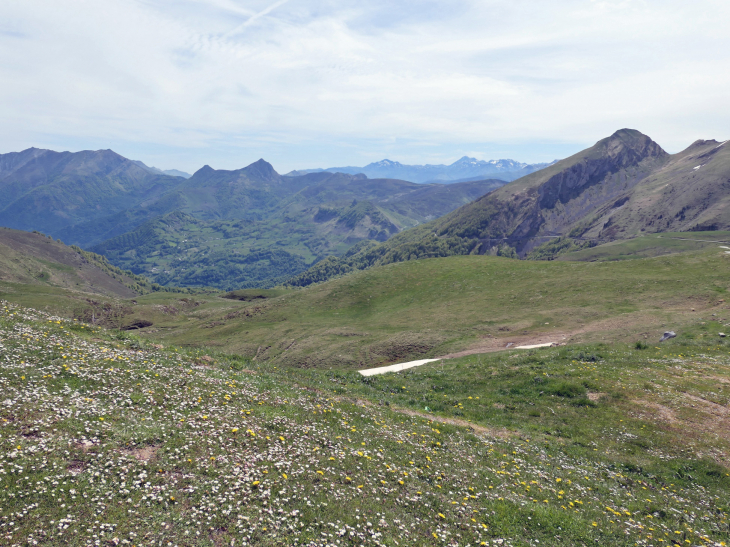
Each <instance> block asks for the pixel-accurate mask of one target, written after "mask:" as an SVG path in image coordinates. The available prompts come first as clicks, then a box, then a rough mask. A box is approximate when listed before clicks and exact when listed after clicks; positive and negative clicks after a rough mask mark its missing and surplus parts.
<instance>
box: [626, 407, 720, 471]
mask: <svg viewBox="0 0 730 547" xmlns="http://www.w3.org/2000/svg"><path fill="white" fill-rule="evenodd" d="M680 395H681V399H680V400H678V401H677V403H678V404H677V408H669V407H667V406H665V405H662V404H659V403H656V402H652V401H645V400H632V403H634V404H636V405H639V406H640V407H642V408H643V409H647V410H650V411H651V412H652V414H651V416H650V417H647V416H646V415H644V416H641V415H640V417H643V418H650V419H651V418H654V420H655V421H657V422H662V423H664V424H666V426H668V427H669V428H670V429H671V430H673V431H674V432H675V433H677V434H678V435H679V434H681V435H682V436H683V437H699V436H705V435H708V434H709V435H711V436H712V437H714V438H715V439H722V440H723V441H725V443H730V419H728V418H730V409H728V408H727V407H725V406H723V405H719V404H717V403H713V402H712V401H708V400H706V399H703V398H701V397H697V396H695V395H690V394H688V393H681V394H680ZM726 446H727V445H725V446H724V447H723V446H721V443H717V446H716V450H715V451H713V453H712V454H711V456H712V458H713V459H714V460H715V461H716V462H717V463H718V464H720V465H722V466H724V467H727V468H730V454H728V453H727V451H726Z"/></svg>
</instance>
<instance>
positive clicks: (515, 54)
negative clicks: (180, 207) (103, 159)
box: [0, 0, 730, 172]
mask: <svg viewBox="0 0 730 547" xmlns="http://www.w3.org/2000/svg"><path fill="white" fill-rule="evenodd" d="M729 19H730V5H726V3H724V2H720V1H717V0H698V1H697V2H694V3H693V4H692V5H687V4H686V3H685V2H679V1H675V0H664V1H658V0H620V1H619V0H616V1H609V0H606V1H598V0H594V1H591V0H562V1H558V2H549V3H546V2H538V1H536V0H530V1H527V0H512V1H510V2H507V1H502V0H500V1H497V0H481V1H476V0H461V1H456V2H449V3H444V2H436V1H411V2H384V1H383V2H379V1H373V2H355V1H353V0H342V1H338V2H334V1H328V0H319V1H317V0H278V1H271V0H265V1H236V0H175V1H173V0H105V2H94V1H91V0H69V1H67V2H62V3H61V2H55V3H49V2H42V1H40V0H27V1H25V2H8V3H3V5H1V6H0V21H1V22H0V52H1V53H0V55H1V57H0V60H1V61H2V62H0V75H2V81H3V82H6V83H8V84H9V85H3V86H1V87H0V119H1V120H2V123H3V127H4V129H5V131H3V132H2V136H1V137H0V149H1V150H0V151H2V152H7V151H12V150H19V149H22V148H25V147H28V146H42V147H49V148H54V149H71V150H74V149H81V148H112V149H114V150H116V151H118V152H120V153H122V154H124V155H126V156H129V157H134V158H135V159H142V160H143V161H145V162H147V163H152V164H154V165H158V166H160V167H164V168H169V167H176V168H180V169H186V170H195V169H197V168H198V167H200V166H201V165H203V164H205V163H208V164H211V165H213V166H214V167H219V168H238V167H241V166H243V165H245V164H247V163H250V162H251V161H255V160H256V159H258V158H259V157H265V158H266V159H268V160H269V161H271V162H272V163H273V164H274V165H275V167H276V168H277V169H278V170H279V171H282V172H285V171H287V170H289V169H294V168H308V167H318V166H322V167H324V166H331V165H346V164H355V165H360V164H364V163H367V162H369V161H374V160H378V159H382V158H383V157H389V158H391V159H397V160H399V161H402V162H409V163H426V162H429V163H438V162H450V161H454V160H455V159H457V158H458V157H459V156H461V155H463V154H465V153H469V154H475V155H478V156H480V157H481V158H483V159H490V158H493V157H513V158H515V159H519V160H524V161H545V160H549V159H553V158H555V157H559V156H565V155H568V154H570V153H572V152H574V151H577V150H579V149H580V148H582V147H584V146H586V145H589V144H591V143H592V142H595V141H596V140H598V139H599V138H602V137H603V136H606V135H607V134H610V133H611V132H613V131H614V130H616V129H618V128H620V127H627V126H628V127H634V128H636V129H639V130H641V131H644V132H645V133H647V134H649V135H650V136H652V137H653V138H654V139H655V140H657V141H658V142H659V143H660V144H662V145H663V146H664V147H665V148H667V149H668V150H670V151H677V150H679V149H681V148H683V147H685V146H686V145H688V144H689V143H690V142H692V141H693V140H695V139H697V138H713V137H715V138H722V137H727V135H724V134H723V133H722V131H724V130H725V128H726V127H728V122H730V111H728V109H727V108H726V107H725V102H726V99H725V98H726V90H727V89H728V85H729V84H730V70H729V69H730V53H728V52H729V51H730V48H729V47H728V46H730V37H729V36H728V35H727V33H726V31H725V22H726V21H728V20H729ZM723 140H724V139H723Z"/></svg>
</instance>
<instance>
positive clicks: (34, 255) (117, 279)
mask: <svg viewBox="0 0 730 547" xmlns="http://www.w3.org/2000/svg"><path fill="white" fill-rule="evenodd" d="M0 280H2V281H4V282H10V283H14V284H21V285H41V286H49V287H60V288H68V289H73V290H75V291H82V292H85V293H95V294H99V295H105V296H117V297H122V298H129V297H133V296H136V295H138V294H141V293H143V292H149V290H151V285H150V283H149V282H148V281H147V280H145V279H144V278H140V277H138V276H135V275H132V274H130V272H124V271H122V270H120V269H119V268H117V267H115V266H112V265H111V264H109V262H108V261H107V260H106V258H104V257H103V256H99V255H95V254H94V253H89V252H86V251H83V250H81V249H79V248H78V247H68V246H66V245H64V244H63V243H61V242H60V241H54V240H53V239H51V238H49V237H46V236H44V235H43V234H40V233H29V232H22V231H19V230H11V229H8V228H0Z"/></svg>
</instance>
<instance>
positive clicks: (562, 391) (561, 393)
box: [548, 382, 586, 399]
mask: <svg viewBox="0 0 730 547" xmlns="http://www.w3.org/2000/svg"><path fill="white" fill-rule="evenodd" d="M548 391H549V392H550V393H552V394H553V395H557V396H558V397H567V398H569V399H573V398H577V397H585V395H586V388H585V387H583V386H581V385H579V384H573V383H570V382H560V383H559V384H556V385H554V386H552V387H550V388H549V389H548Z"/></svg>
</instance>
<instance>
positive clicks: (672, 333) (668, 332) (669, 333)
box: [659, 330, 677, 342]
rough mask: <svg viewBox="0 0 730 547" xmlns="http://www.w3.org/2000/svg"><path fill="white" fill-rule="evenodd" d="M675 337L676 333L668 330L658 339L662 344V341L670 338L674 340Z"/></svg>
mask: <svg viewBox="0 0 730 547" xmlns="http://www.w3.org/2000/svg"><path fill="white" fill-rule="evenodd" d="M675 336H677V333H676V332H674V331H673V330H668V331H667V332H665V333H664V335H663V336H662V337H661V338H660V339H659V341H660V342H664V340H669V339H670V338H674V337H675Z"/></svg>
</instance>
